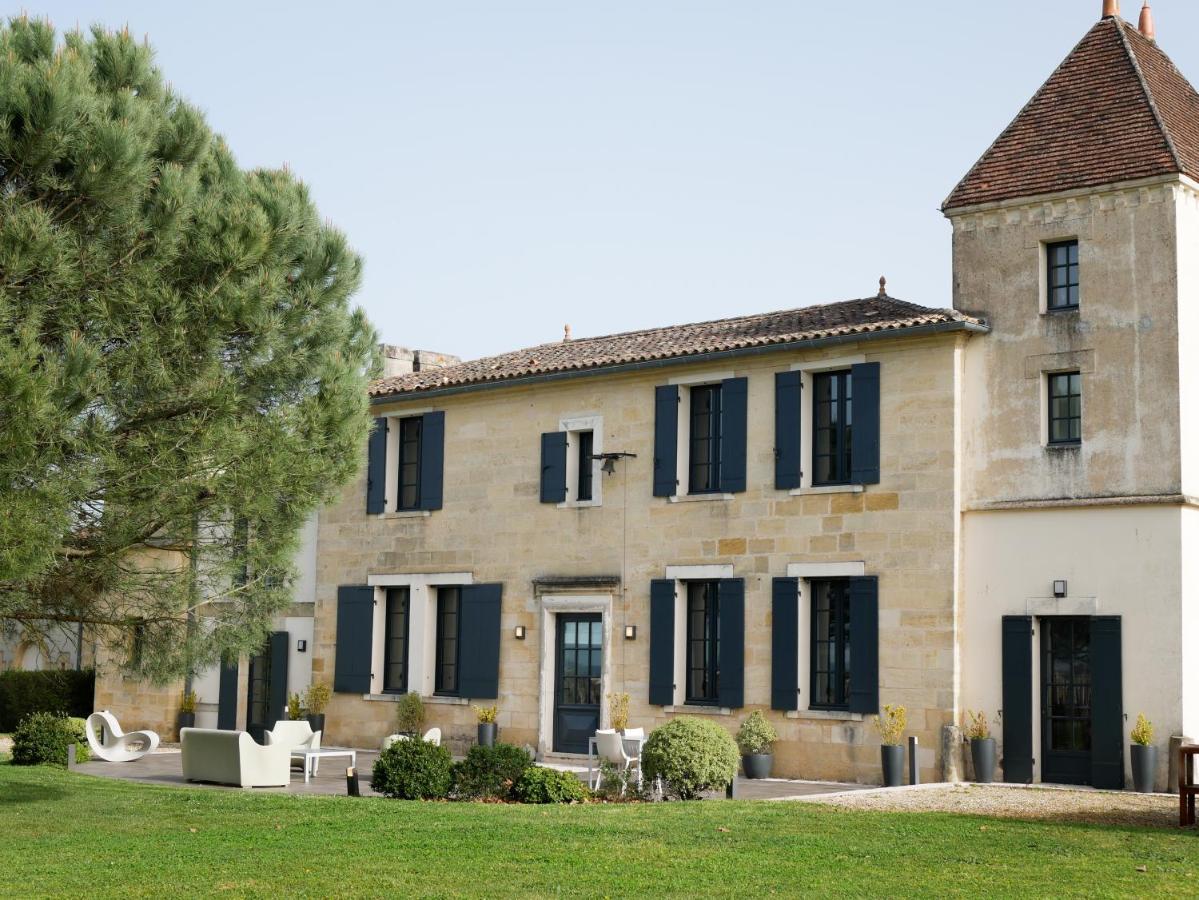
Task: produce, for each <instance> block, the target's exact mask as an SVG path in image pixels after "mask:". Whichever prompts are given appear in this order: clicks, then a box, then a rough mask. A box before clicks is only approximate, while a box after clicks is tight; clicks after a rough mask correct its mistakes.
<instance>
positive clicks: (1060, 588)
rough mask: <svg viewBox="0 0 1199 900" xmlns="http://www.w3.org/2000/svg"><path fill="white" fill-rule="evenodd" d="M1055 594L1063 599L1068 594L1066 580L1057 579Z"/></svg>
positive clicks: (1059, 598) (1054, 587)
mask: <svg viewBox="0 0 1199 900" xmlns="http://www.w3.org/2000/svg"><path fill="white" fill-rule="evenodd" d="M1053 596H1054V597H1056V598H1057V599H1058V600H1061V599H1062V598H1063V597H1065V596H1066V582H1064V581H1055V582H1054V583H1053Z"/></svg>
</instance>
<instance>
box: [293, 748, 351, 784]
mask: <svg viewBox="0 0 1199 900" xmlns="http://www.w3.org/2000/svg"><path fill="white" fill-rule="evenodd" d="M338 756H348V757H349V759H350V765H351V766H355V767H356V766H357V765H358V751H357V750H343V749H341V748H338V747H322V748H321V749H319V750H309V749H307V748H304V747H299V748H297V749H295V750H292V751H291V758H292V759H302V760H304V783H305V784H307V783H308V779H309V778H311V777H312V776H314V775H316V772H317V767H318V766H319V765H320V762H321V760H322V759H333V758H334V757H338Z"/></svg>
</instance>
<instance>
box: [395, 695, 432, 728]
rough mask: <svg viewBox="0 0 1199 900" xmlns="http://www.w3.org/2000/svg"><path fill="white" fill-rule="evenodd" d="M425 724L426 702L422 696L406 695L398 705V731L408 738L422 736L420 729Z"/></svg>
mask: <svg viewBox="0 0 1199 900" xmlns="http://www.w3.org/2000/svg"><path fill="white" fill-rule="evenodd" d="M424 722H425V701H423V700H421V698H420V694H412V693H409V694H404V695H403V696H402V697H400V702H399V703H397V704H396V731H398V732H399V733H400V734H406V735H408V737H416V736H418V735H419V734H420V727H421V725H423V724H424Z"/></svg>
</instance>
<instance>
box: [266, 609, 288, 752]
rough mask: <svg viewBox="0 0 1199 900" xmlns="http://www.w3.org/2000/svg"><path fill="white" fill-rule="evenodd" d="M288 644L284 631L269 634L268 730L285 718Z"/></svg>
mask: <svg viewBox="0 0 1199 900" xmlns="http://www.w3.org/2000/svg"><path fill="white" fill-rule="evenodd" d="M289 644H290V641H289V639H288V634H287V632H286V631H273V632H271V639H270V654H271V683H270V689H269V691H268V693H267V698H268V701H269V707H268V709H267V721H266V723H265V724H266V726H267V727H268V728H274V727H275V723H276V722H278V721H280V720H281V719H285V718H287V648H288V645H289Z"/></svg>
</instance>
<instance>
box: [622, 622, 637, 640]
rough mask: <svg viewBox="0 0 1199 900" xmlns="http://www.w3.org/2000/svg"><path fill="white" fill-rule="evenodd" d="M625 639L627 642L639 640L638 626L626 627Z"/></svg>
mask: <svg viewBox="0 0 1199 900" xmlns="http://www.w3.org/2000/svg"><path fill="white" fill-rule="evenodd" d="M624 639H625V640H626V641H635V640H637V626H636V625H626V626H625V627H624Z"/></svg>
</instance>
